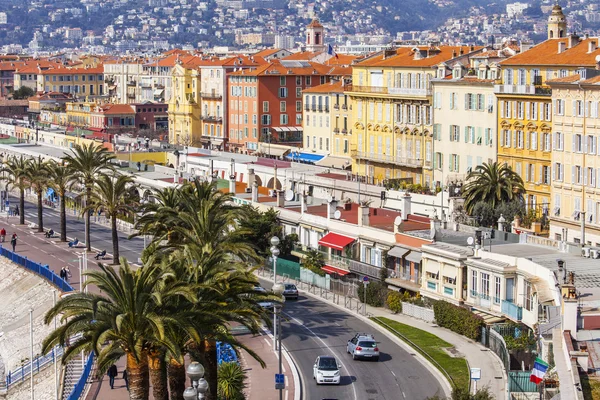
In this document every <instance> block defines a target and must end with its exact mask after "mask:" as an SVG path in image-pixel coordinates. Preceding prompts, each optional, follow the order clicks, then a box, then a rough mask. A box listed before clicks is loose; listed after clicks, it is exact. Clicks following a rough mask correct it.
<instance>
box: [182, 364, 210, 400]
mask: <svg viewBox="0 0 600 400" xmlns="http://www.w3.org/2000/svg"><path fill="white" fill-rule="evenodd" d="M186 373H187V375H188V376H189V377H190V379H191V380H192V386H193V387H189V388H187V389H185V391H184V392H183V398H184V400H202V399H204V395H205V394H206V392H207V391H208V382H207V381H206V379H204V367H203V366H202V364H200V363H198V362H196V361H194V362H193V363H191V364H190V365H188V367H187V369H186Z"/></svg>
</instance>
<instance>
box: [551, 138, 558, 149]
mask: <svg viewBox="0 0 600 400" xmlns="http://www.w3.org/2000/svg"><path fill="white" fill-rule="evenodd" d="M556 149H558V147H556V135H552V150H556Z"/></svg>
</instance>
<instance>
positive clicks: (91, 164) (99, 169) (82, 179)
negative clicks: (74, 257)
mask: <svg viewBox="0 0 600 400" xmlns="http://www.w3.org/2000/svg"><path fill="white" fill-rule="evenodd" d="M113 158H115V156H114V154H112V153H110V152H109V151H108V149H106V148H105V147H102V146H99V145H96V144H94V143H90V144H87V145H86V144H84V145H81V146H80V145H75V147H73V149H71V154H67V155H65V156H64V157H63V160H64V161H65V162H66V163H67V165H68V168H69V170H70V171H71V173H72V174H73V176H74V178H75V180H76V181H77V182H78V183H79V184H80V185H82V186H83V187H84V188H85V201H86V203H87V202H88V201H89V199H90V196H91V193H92V188H93V187H94V182H95V181H96V179H97V178H98V177H99V176H100V175H102V174H103V173H104V172H107V171H110V170H114V167H113V166H112V164H110V160H112V159H113ZM85 244H86V246H87V251H91V250H92V243H91V239H90V213H89V212H86V213H85Z"/></svg>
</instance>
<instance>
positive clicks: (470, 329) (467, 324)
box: [433, 300, 485, 340]
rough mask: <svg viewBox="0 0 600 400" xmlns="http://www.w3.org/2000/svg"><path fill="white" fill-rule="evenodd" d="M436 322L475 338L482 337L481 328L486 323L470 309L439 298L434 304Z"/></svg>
mask: <svg viewBox="0 0 600 400" xmlns="http://www.w3.org/2000/svg"><path fill="white" fill-rule="evenodd" d="M433 313H434V316H435V321H436V323H437V324H438V325H439V326H441V327H444V328H448V329H450V330H451V331H453V332H456V333H459V334H461V335H463V336H466V337H468V338H470V339H473V340H479V339H480V337H481V328H482V327H483V326H484V325H485V323H484V321H483V318H481V317H480V316H479V315H475V314H473V313H472V312H471V311H470V310H468V309H466V308H463V307H458V306H455V305H454V304H450V303H448V302H446V301H443V300H439V301H436V302H435V303H434V304H433Z"/></svg>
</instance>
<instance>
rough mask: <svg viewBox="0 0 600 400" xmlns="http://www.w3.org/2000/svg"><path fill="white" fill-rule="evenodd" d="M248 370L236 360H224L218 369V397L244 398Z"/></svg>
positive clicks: (222, 399) (228, 399)
mask: <svg viewBox="0 0 600 400" xmlns="http://www.w3.org/2000/svg"><path fill="white" fill-rule="evenodd" d="M246 378H247V377H246V372H244V369H243V368H242V367H241V366H240V364H238V363H236V362H224V363H221V364H220V365H219V368H218V370H217V397H218V399H219V400H243V399H244V389H245V388H246V382H245V381H246Z"/></svg>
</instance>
